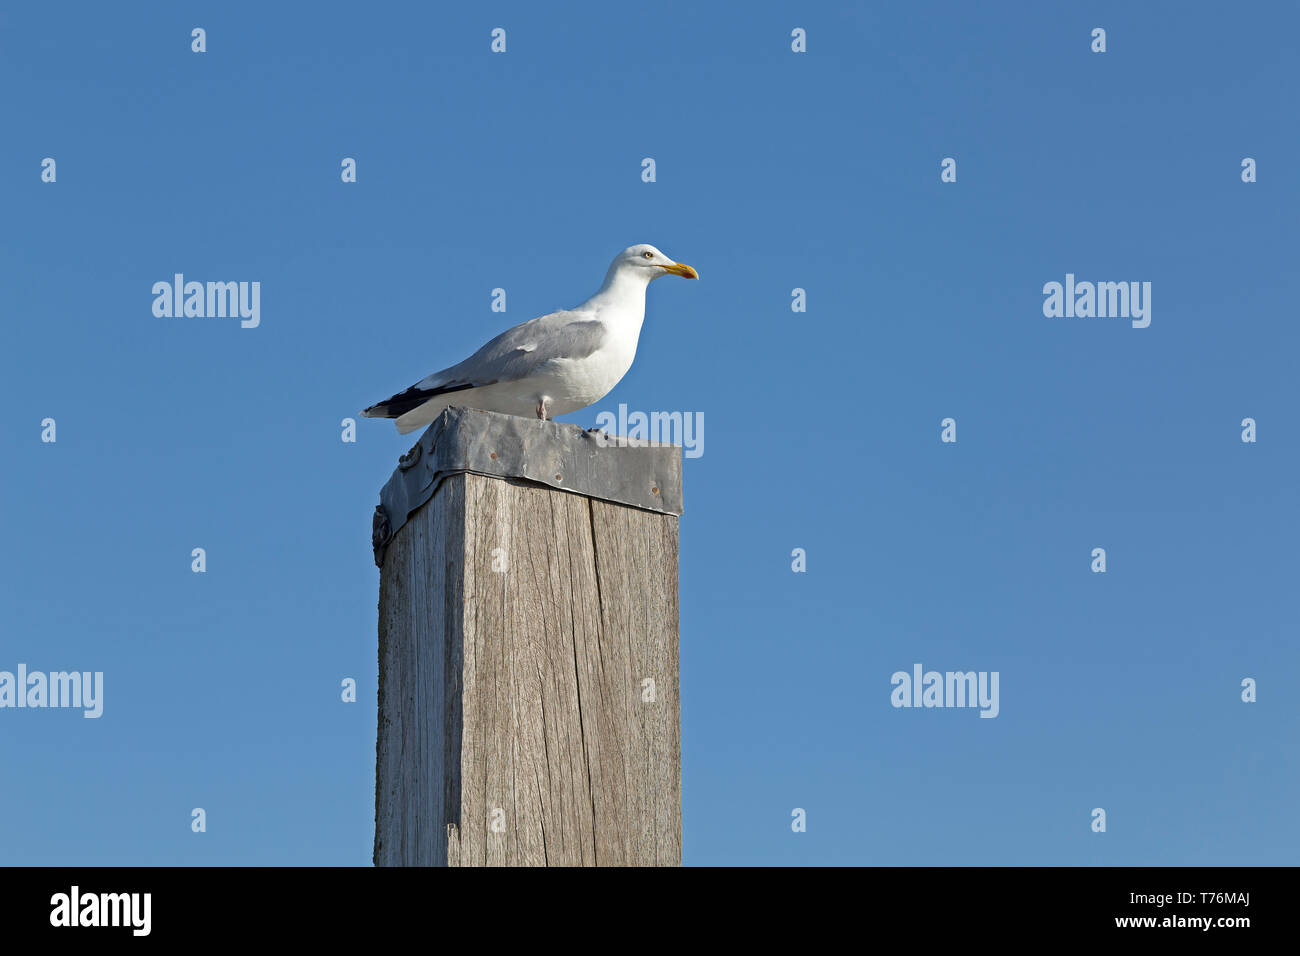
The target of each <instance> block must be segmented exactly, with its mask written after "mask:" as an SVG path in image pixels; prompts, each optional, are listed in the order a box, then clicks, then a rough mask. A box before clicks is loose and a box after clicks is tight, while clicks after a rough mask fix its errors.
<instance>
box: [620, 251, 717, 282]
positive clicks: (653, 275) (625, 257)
mask: <svg viewBox="0 0 1300 956" xmlns="http://www.w3.org/2000/svg"><path fill="white" fill-rule="evenodd" d="M615 274H619V275H623V276H628V277H637V278H640V279H642V280H644V281H645V282H650V281H651V280H652V279H658V278H659V277H660V276H665V275H670V274H671V275H675V276H683V277H684V278H687V279H698V278H699V277H700V274H699V273H698V272H696V271H695V270H694V269H692V268H691V267H690V266H688V265H686V263H684V262H676V261H674V260H672V259H670V258H668V257H667V256H666V255H664V254H663V253H662V252H660V251H659V250H658V249H656V248H655V247H654V246H652V245H649V244H648V243H644V242H643V243H641V244H640V245H636V246H628V247H627V248H626V249H624V250H623V251H622V252H620V253H619V254H618V256H617V257H616V258H615V259H614V261H613V262H612V263H611V264H610V267H609V275H608V276H607V277H606V280H605V281H606V282H608V281H609V280H610V279H612V278H614V276H615Z"/></svg>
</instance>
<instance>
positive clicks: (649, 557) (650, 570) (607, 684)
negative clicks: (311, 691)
mask: <svg viewBox="0 0 1300 956" xmlns="http://www.w3.org/2000/svg"><path fill="white" fill-rule="evenodd" d="M379 631H380V640H379V669H380V694H379V733H378V746H377V777H376V809H375V856H374V858H375V863H376V864H378V865H452V866H483V865H490V866H495V865H524V866H543V865H544V866H577V865H588V866H589V865H601V866H606V865H611V866H612V865H677V864H680V862H681V774H680V701H679V683H678V607H677V518H676V517H674V516H672V515H665V514H658V513H655V512H650V511H643V510H640V509H638V508H633V507H629V506H626V505H621V504H614V503H610V502H606V501H600V500H596V499H591V498H587V497H584V496H582V495H577V494H572V493H568V492H564V491H558V490H555V489H552V488H546V487H541V486H537V485H532V484H527V483H515V482H510V481H506V480H501V479H497V478H487V477H482V476H478V475H466V474H461V475H455V476H453V477H450V478H448V479H447V480H445V481H444V482H443V484H442V486H441V487H440V488H439V489H438V491H437V493H436V494H435V495H434V497H433V498H432V499H431V500H430V501H429V502H428V503H427V504H425V505H424V506H423V507H422V508H420V509H419V511H418V512H416V513H415V514H413V515H412V516H411V517H410V519H409V520H408V521H407V522H406V524H405V525H403V526H402V527H401V528H400V529H399V531H398V533H397V534H396V536H395V537H394V538H393V540H392V542H391V543H390V544H389V546H388V549H387V554H386V557H385V561H384V566H383V569H382V572H381V576H380V607H379ZM647 680H649V681H653V693H651V690H650V687H649V685H647V684H645V683H644V682H646V681H647Z"/></svg>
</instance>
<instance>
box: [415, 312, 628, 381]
mask: <svg viewBox="0 0 1300 956" xmlns="http://www.w3.org/2000/svg"><path fill="white" fill-rule="evenodd" d="M605 334H606V333H605V326H604V325H603V324H602V323H600V322H597V321H595V320H593V319H587V318H583V317H582V316H580V315H579V314H578V313H575V312H567V311H562V312H552V313H551V314H550V315H543V316H539V317H538V318H536V319H530V320H529V321H527V322H524V323H522V324H521V325H516V326H515V327H514V328H512V329H506V330H505V331H504V332H502V333H501V334H500V335H498V336H497V337H496V338H494V339H493V340H492V341H491V342H488V343H487V345H485V346H483V347H482V348H481V349H479V350H478V351H477V352H475V353H474V354H473V355H471V356H470V357H469V358H467V359H465V361H463V362H461V363H459V364H458V365H453V366H452V367H451V368H446V369H443V370H442V371H441V372H434V373H433V374H432V375H430V376H428V377H427V378H424V379H421V380H420V381H419V382H417V383H416V386H415V387H416V388H425V389H440V388H447V387H448V386H458V387H461V388H478V387H480V386H483V385H491V384H494V383H496V382H513V381H517V380H519V379H521V378H527V377H528V376H530V375H532V374H533V373H534V372H536V371H537V369H538V368H539V367H540V366H542V365H545V364H546V363H547V362H552V361H554V360H555V359H561V358H564V359H580V358H586V357H587V356H588V355H591V354H592V353H593V352H595V351H596V350H597V349H599V348H600V347H601V345H602V344H603V342H604V341H605Z"/></svg>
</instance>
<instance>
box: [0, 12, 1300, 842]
mask: <svg viewBox="0 0 1300 956" xmlns="http://www.w3.org/2000/svg"><path fill="white" fill-rule="evenodd" d="M1138 7H1140V8H1138ZM196 26H201V27H203V28H204V29H205V30H206V31H207V52H206V53H204V54H201V55H200V54H195V53H192V52H191V50H190V31H191V29H192V28H194V27H196ZM494 27H503V28H505V29H506V31H507V52H506V53H505V54H504V55H493V54H492V53H490V52H489V42H490V36H489V34H490V31H491V30H492V29H493V28H494ZM795 27H802V28H804V29H806V30H807V35H808V41H807V42H808V52H807V53H804V54H795V53H793V52H792V51H791V49H790V43H791V40H790V32H791V30H792V29H793V28H795ZM1094 27H1103V28H1105V29H1106V31H1107V52H1105V53H1104V54H1096V53H1092V52H1091V51H1090V43H1091V39H1090V33H1091V31H1092V29H1093V28H1094ZM1297 28H1300V16H1298V15H1297V14H1296V12H1295V9H1294V8H1293V7H1290V6H1289V5H1282V4H1249V3H1244V4H1233V5H1202V4H1195V3H1192V4H1187V3H1181V4H1174V3H1157V4H1142V5H1133V4H1119V3H1114V4H1110V3H1101V4H1070V5H1058V4H1034V3H1023V4H998V5H996V7H995V8H992V9H990V8H989V7H987V6H983V7H976V6H973V5H969V4H961V3H944V4H923V3H918V4H891V5H884V4H879V5H877V4H870V5H868V4H859V5H853V6H848V5H845V6H843V7H841V6H840V5H830V4H808V3H799V4H793V3H792V4H776V3H745V4H687V3H671V2H657V3H654V4H651V5H638V4H609V3H602V4H594V3H593V4H581V5H567V6H565V7H563V8H561V7H556V6H554V5H541V4H504V3H494V4H488V5H459V6H457V5H453V6H451V7H446V6H445V5H439V6H437V7H436V8H435V7H434V6H433V5H417V4H409V5H398V4H383V3H374V4H367V5H360V6H355V5H350V4H349V5H341V4H340V5H332V4H318V5H314V6H313V7H312V8H311V9H310V10H292V11H290V10H287V9H280V8H278V7H276V6H274V5H272V6H269V7H268V5H265V4H253V3H226V4H220V5H217V4H210V5H203V4H198V5H195V4H187V5H177V4H172V3H133V4H129V5H126V6H125V7H122V6H116V7H111V8H110V7H104V6H103V5H101V4H90V3H85V4H60V5H57V6H51V5H48V4H47V5H12V4H11V5H9V6H8V7H6V9H5V10H4V11H3V12H0V88H3V89H5V90H8V91H10V94H11V95H9V96H6V97H5V101H4V103H3V104H2V105H0V127H2V128H3V129H4V131H5V135H4V139H3V145H2V148H0V204H2V209H3V213H2V214H0V224H2V225H0V244H2V248H0V270H2V272H0V278H2V280H3V288H4V292H5V316H4V318H5V321H4V326H3V328H4V338H5V347H4V348H3V350H0V396H2V397H3V400H4V401H3V407H4V409H5V411H4V413H3V414H0V447H3V449H4V468H3V479H2V481H3V489H4V492H5V494H4V495H3V500H4V502H5V505H4V526H5V529H6V534H5V540H6V541H7V543H8V546H7V547H5V548H3V549H0V581H3V584H2V585H0V600H2V601H3V626H2V627H0V670H13V669H14V668H15V667H16V665H18V664H19V663H25V664H26V665H27V666H28V667H29V668H30V669H32V670H45V671H49V670H64V669H75V670H90V671H103V672H104V674H105V678H104V682H105V701H104V714H103V716H102V717H101V718H100V719H98V720H86V719H83V718H82V717H81V716H80V713H79V712H75V711H67V710H27V709H24V710H12V709H4V710H0V766H3V767H4V768H5V772H4V778H5V784H4V786H3V787H0V820H3V821H5V823H4V826H3V827H0V863H16V864H255V865H256V864H344V865H353V864H355V865H367V864H368V863H369V861H370V854H371V840H372V834H373V811H374V756H375V753H374V746H375V676H376V674H375V639H376V638H375V624H376V621H375V603H376V596H377V586H378V572H377V571H376V569H375V568H374V566H373V563H372V560H371V554H370V541H369V535H370V518H371V513H372V511H373V507H374V504H375V502H376V500H377V496H378V491H379V489H380V487H381V486H382V485H383V483H384V482H385V481H386V480H387V478H388V476H389V474H390V473H391V471H392V469H393V467H394V465H395V463H396V459H397V457H398V456H399V455H400V454H401V453H402V452H403V451H405V449H406V448H407V447H409V445H410V444H411V440H410V439H409V438H405V437H400V436H398V435H397V434H396V432H395V431H394V429H393V428H392V426H391V424H390V423H387V422H377V421H361V422H359V423H358V436H359V438H358V441H357V442H356V443H355V444H347V443H344V442H342V441H340V427H339V423H340V420H341V419H342V418H343V417H345V416H349V415H354V414H355V413H356V411H357V410H358V409H360V408H361V407H363V406H365V405H368V404H370V403H372V402H374V401H377V400H379V399H381V398H383V397H385V396H387V395H389V394H391V393H393V392H394V391H397V390H399V389H401V388H403V387H405V386H406V385H408V384H410V383H411V382H413V381H415V380H416V379H418V378H420V377H422V376H423V375H425V374H426V373H428V372H430V371H433V370H435V369H437V368H441V367H443V366H445V365H449V364H452V363H453V362H455V361H458V360H460V359H461V358H463V357H464V356H465V355H467V354H469V352H471V351H472V350H473V349H474V348H476V347H477V346H478V345H479V344H481V343H482V342H483V341H486V339H488V338H490V337H491V336H492V335H495V334H496V333H497V332H499V331H500V330H501V329H502V328H504V327H505V326H507V325H510V324H514V323H516V322H520V321H523V320H525V319H527V318H531V317H532V316H535V315H539V314H541V313H543V312H547V311H551V310H553V309H556V308H561V307H567V306H572V305H575V304H577V303H578V302H580V301H582V300H583V299H584V298H586V296H587V295H588V294H590V293H591V292H593V291H594V290H595V288H596V287H597V286H598V285H599V282H600V279H601V277H602V276H603V274H604V270H605V268H606V266H607V265H608V263H609V260H610V259H611V258H612V257H613V255H614V254H615V253H616V252H618V251H619V250H620V249H622V248H623V247H625V246H627V245H630V244H633V243H637V242H650V243H654V244H655V245H657V246H659V247H660V248H662V249H663V250H664V251H665V252H667V253H668V254H669V255H671V256H674V257H677V258H679V259H681V260H683V261H686V262H689V263H691V264H692V265H694V266H696V267H697V268H698V269H699V271H700V275H701V281H700V282H698V283H695V282H681V281H676V280H671V279H666V280H664V281H663V282H658V283H655V284H654V286H652V288H651V289H650V293H649V306H648V315H647V320H646V323H645V326H644V329H643V332H642V336H641V341H640V347H639V351H638V355H637V360H636V363H635V365H634V366H633V368H632V370H631V372H630V373H629V374H628V375H627V377H626V378H625V379H624V380H623V381H622V382H621V383H620V384H619V385H618V387H617V388H616V389H615V390H614V391H613V392H612V393H611V394H610V395H609V396H608V397H607V398H606V399H605V400H603V401H602V402H601V403H599V404H598V405H596V406H594V407H592V408H590V409H587V410H585V411H583V412H579V413H577V414H575V415H571V416H568V420H569V421H573V422H577V423H581V424H584V425H590V424H593V423H594V421H595V417H596V414H597V413H598V412H600V411H601V410H614V409H616V408H617V406H618V404H619V403H620V402H621V403H626V404H627V405H628V407H629V408H631V409H640V410H647V411H650V410H680V411H687V412H692V413H696V412H698V413H702V414H703V415H704V419H705V421H706V431H705V444H704V454H703V456H702V457H700V458H698V459H690V460H687V461H686V462H685V463H684V469H685V494H686V513H685V515H684V516H683V517H682V519H681V663H682V674H681V678H682V721H683V755H682V757H683V819H684V862H686V863H688V864H724V863H741V864H764V863H774V864H831V863H833V864H858V863H861V864H900V865H912V864H918V865H921V864H1047V865H1054V864H1085V865H1090V864H1118V865H1130V864H1135V865H1146V864H1209V865H1214V864H1294V863H1295V862H1296V847H1297V845H1298V843H1300V840H1298V838H1300V824H1298V823H1297V818H1296V814H1295V806H1296V804H1297V800H1298V799H1300V759H1298V757H1297V745H1296V741H1297V740H1298V739H1300V709H1298V705H1297V696H1296V693H1295V688H1296V686H1297V681H1298V680H1300V652H1298V651H1297V646H1296V640H1295V637H1296V603H1295V593H1296V591H1295V581H1296V579H1297V576H1298V575H1300V557H1298V556H1297V551H1296V546H1295V544H1296V535H1295V531H1296V528H1297V526H1298V520H1300V506H1297V502H1296V494H1295V489H1296V475H1297V472H1298V471H1300V454H1298V453H1297V447H1298V446H1297V441H1298V440H1300V425H1298V422H1297V418H1296V408H1297V403H1296V397H1297V378H1296V374H1295V371H1294V363H1295V356H1296V353H1297V347H1298V346H1300V334H1298V333H1297V330H1296V319H1297V316H1296V303H1297V301H1300V280H1298V279H1297V270H1296V268H1295V253H1296V240H1295V210H1296V208H1297V200H1298V199H1300V195H1298V191H1300V188H1298V187H1297V183H1296V180H1295V177H1294V176H1293V175H1292V174H1291V173H1289V172H1288V170H1287V166H1286V163H1287V162H1289V161H1291V160H1292V159H1293V158H1294V157H1295V156H1296V155H1297V154H1300V134H1298V132H1297V126H1296V124H1295V122H1294V121H1293V120H1294V117H1295V116H1296V115H1297V105H1298V104H1297V102H1296V101H1297V96H1298V95H1300V82H1297V81H1298V80H1300V75H1298V74H1300V65H1298V63H1297V60H1296V58H1295V56H1294V49H1293V44H1292V43H1291V41H1290V40H1289V39H1288V38H1289V37H1293V36H1294V35H1295V33H1296V30H1297ZM647 156H648V157H653V158H654V159H655V161H656V165H657V181H656V182H654V183H644V182H642V180H641V160H642V159H643V158H644V157H647ZM45 157H52V158H54V159H55V160H56V163H57V181H56V182H54V183H44V182H42V181H41V161H42V159H44V158H45ZM343 157H354V158H355V159H356V160H357V169H358V181H357V182H356V183H355V184H344V183H342V182H341V181H340V176H339V169H340V162H341V160H342V159H343ZM945 157H952V158H954V159H955V160H956V161H957V181H956V182H955V183H941V182H940V175H939V174H940V162H941V160H942V159H943V158H945ZM1243 157H1252V158H1254V159H1255V160H1256V161H1257V164H1258V182H1255V183H1249V184H1248V183H1243V182H1242V180H1241V175H1240V174H1241V161H1242V159H1243ZM176 272H183V273H185V274H186V275H187V277H189V278H193V279H199V280H222V281H226V280H246V281H247V280H257V281H259V282H260V283H261V289H262V295H261V324H260V326H259V327H258V328H256V329H241V328H240V327H239V323H238V321H236V320H230V319H175V318H157V317H155V316H154V315H153V313H152V302H153V296H152V295H151V292H150V290H151V287H152V285H153V283H154V282H157V281H160V280H170V278H171V276H172V275H173V274H174V273H176ZM1067 273H1073V274H1075V275H1076V276H1077V277H1078V279H1079V280H1093V281H1148V282H1151V283H1152V321H1151V325H1150V327H1148V328H1145V329H1134V328H1132V327H1131V326H1130V324H1129V322H1127V321H1124V320H1122V319H1056V318H1046V317H1044V315H1043V310H1042V305H1043V293H1042V287H1043V285H1044V283H1046V282H1050V281H1058V282H1061V281H1064V277H1065V275H1066V274H1067ZM496 287H503V288H505V289H506V290H507V293H508V308H509V311H508V312H507V314H506V315H504V316H503V315H501V314H499V313H494V312H492V311H491V310H490V301H491V299H490V293H491V290H492V289H493V288H496ZM796 287H797V288H803V289H805V290H806V292H807V311H806V313H802V314H797V313H794V312H792V311H791V290H792V289H794V288H796ZM47 417H48V418H54V419H55V420H56V422H57V442H56V443H53V444H48V443H43V442H42V441H41V424H40V423H41V421H42V419H45V418H47ZM946 417H952V418H954V419H955V420H956V422H957V437H958V440H957V442H956V443H955V444H945V443H941V441H940V421H941V420H942V419H944V418H946ZM1246 417H1251V418H1254V419H1255V420H1256V422H1257V428H1258V441H1257V442H1255V443H1253V444H1247V443H1243V442H1242V441H1241V431H1242V429H1241V424H1240V423H1241V421H1242V419H1243V418H1246ZM195 547H203V548H205V549H206V553H207V565H208V566H207V571H206V573H204V574H194V573H192V572H191V570H190V563H191V557H190V555H191V549H193V548H195ZM1096 547H1103V548H1105V549H1106V553H1107V571H1106V573H1105V574H1094V573H1092V572H1091V571H1090V563H1091V552H1092V549H1093V548H1096ZM794 548H804V549H806V551H807V572H806V573H802V574H796V573H793V572H792V570H791V551H792V549H794ZM915 663H921V664H923V665H924V666H925V668H926V669H927V670H928V669H934V670H939V671H947V670H975V671H989V672H991V671H997V672H998V673H999V674H1000V712H999V715H998V717H997V718H996V719H991V720H990V719H979V718H978V715H977V711H975V710H971V709H956V708H935V709H896V708H894V707H892V706H891V705H890V692H891V689H892V688H891V685H890V677H891V675H892V674H893V673H894V672H895V671H899V670H903V671H910V670H911V668H912V666H913V664H915ZM344 677H354V678H356V680H357V682H358V687H359V699H358V701H357V703H355V704H344V703H342V702H341V701H340V699H339V683H340V681H341V680H342V679H343V678H344ZM1247 677H1251V678H1254V679H1255V680H1256V681H1257V682H1258V701H1257V702H1256V703H1251V704H1247V703H1243V702H1242V700H1241V697H1240V695H1241V681H1242V680H1243V678H1247ZM193 807H203V808H204V809H205V810H206V811H207V815H208V830H207V832H206V833H204V834H194V833H192V832H191V830H190V810H191V808H193ZM796 807H798V808H803V809H805V810H806V811H807V817H808V827H807V832H805V833H794V832H792V830H791V826H790V820H791V811H792V809H793V808H796ZM1094 807H1102V808H1105V810H1106V812H1107V831H1106V832H1105V833H1104V834H1102V833H1094V832H1092V830H1091V828H1090V822H1091V816H1090V813H1091V810H1092V809H1093V808H1094Z"/></svg>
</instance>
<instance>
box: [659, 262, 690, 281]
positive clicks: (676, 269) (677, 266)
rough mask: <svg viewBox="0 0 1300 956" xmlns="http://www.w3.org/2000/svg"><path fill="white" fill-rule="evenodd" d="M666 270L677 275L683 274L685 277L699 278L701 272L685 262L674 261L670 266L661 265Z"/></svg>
mask: <svg viewBox="0 0 1300 956" xmlns="http://www.w3.org/2000/svg"><path fill="white" fill-rule="evenodd" d="M659 268H661V269H663V270H664V271H665V272H671V273H672V274H673V275H675V276H682V277H683V278H685V279H698V278H699V277H700V274H699V273H698V272H696V271H695V270H694V269H693V268H691V267H690V266H688V265H687V264H686V263H684V262H674V263H673V264H672V265H670V266H660V267H659Z"/></svg>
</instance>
